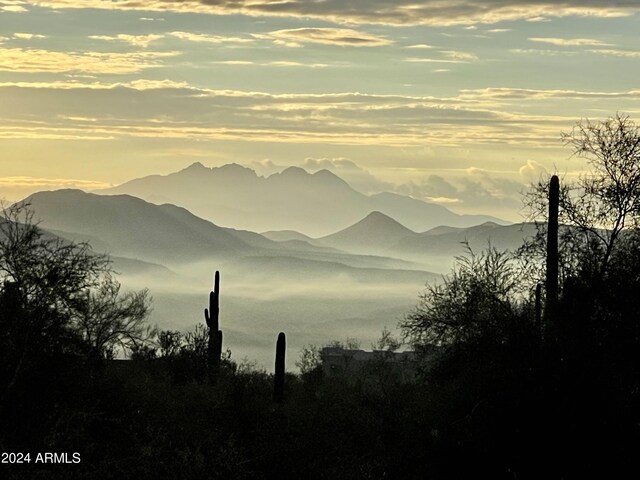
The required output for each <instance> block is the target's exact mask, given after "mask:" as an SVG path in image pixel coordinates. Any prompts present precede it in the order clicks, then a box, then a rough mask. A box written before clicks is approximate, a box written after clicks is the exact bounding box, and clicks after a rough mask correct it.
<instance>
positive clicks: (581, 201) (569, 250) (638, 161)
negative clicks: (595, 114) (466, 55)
mask: <svg viewBox="0 0 640 480" xmlns="http://www.w3.org/2000/svg"><path fill="white" fill-rule="evenodd" d="M562 138H563V141H564V143H565V145H567V146H569V147H571V148H572V149H573V155H574V156H576V157H579V158H583V159H585V160H586V162H587V164H588V166H589V170H588V171H586V172H584V173H582V174H581V175H580V176H579V177H578V178H577V179H576V180H571V179H565V180H563V182H562V185H561V187H560V195H559V197H560V198H559V207H560V209H559V210H560V211H559V222H560V224H561V225H562V226H563V228H561V231H560V237H561V238H560V244H561V245H560V255H561V263H562V265H563V266H564V276H566V275H570V274H571V273H570V272H576V271H577V270H581V271H583V272H586V271H589V272H591V274H592V275H593V276H595V277H600V278H602V277H603V276H604V275H606V273H607V270H608V267H609V264H610V262H611V257H612V256H613V255H615V254H616V249H617V246H618V244H619V243H620V240H621V238H622V237H623V236H624V232H630V234H631V233H634V232H635V230H636V229H637V227H638V226H640V224H639V222H640V128H639V127H638V126H637V125H636V124H635V123H634V122H633V121H632V120H630V119H629V117H628V116H624V115H620V114H617V115H615V116H614V117H611V118H608V119H607V120H604V121H596V122H592V121H590V120H583V121H580V122H578V123H577V124H576V126H575V127H574V128H573V130H572V131H571V132H570V133H564V134H563V135H562ZM547 197H548V179H541V180H540V182H539V183H537V184H536V185H534V186H533V187H532V188H531V189H530V190H529V192H528V193H527V194H526V196H525V206H526V207H527V209H528V214H529V217H530V218H531V219H532V220H539V221H542V222H546V220H547ZM536 243H537V244H539V245H542V244H544V239H543V235H541V236H540V238H538V241H537V242H536ZM542 249H543V247H540V250H539V251H540V252H541V251H542ZM532 250H533V249H530V252H529V253H531V251H532Z"/></svg>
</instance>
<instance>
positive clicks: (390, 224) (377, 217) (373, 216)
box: [349, 210, 415, 233]
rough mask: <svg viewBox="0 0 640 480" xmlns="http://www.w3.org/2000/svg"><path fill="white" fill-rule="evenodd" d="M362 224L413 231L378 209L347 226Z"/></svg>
mask: <svg viewBox="0 0 640 480" xmlns="http://www.w3.org/2000/svg"><path fill="white" fill-rule="evenodd" d="M364 225H366V226H367V227H374V228H380V229H385V230H387V231H388V230H389V229H394V230H401V231H403V232H404V231H406V232H407V233H409V232H410V233H415V232H413V231H412V230H410V229H408V228H407V227H405V226H404V225H402V224H401V223H400V222H398V221H397V220H395V219H394V218H391V217H390V216H389V215H385V214H384V213H382V212H380V211H378V210H374V211H373V212H371V213H370V214H369V215H367V216H366V217H364V218H363V219H362V220H360V221H359V222H358V223H356V224H355V225H352V226H351V227H349V228H353V227H356V226H364Z"/></svg>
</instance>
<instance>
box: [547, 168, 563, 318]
mask: <svg viewBox="0 0 640 480" xmlns="http://www.w3.org/2000/svg"><path fill="white" fill-rule="evenodd" d="M559 203H560V180H559V179H558V176H557V175H554V176H553V177H551V180H550V181H549V222H548V224H547V278H546V290H547V298H546V304H545V311H544V317H545V322H546V323H549V322H550V321H553V318H554V316H555V311H556V307H557V304H558V208H559Z"/></svg>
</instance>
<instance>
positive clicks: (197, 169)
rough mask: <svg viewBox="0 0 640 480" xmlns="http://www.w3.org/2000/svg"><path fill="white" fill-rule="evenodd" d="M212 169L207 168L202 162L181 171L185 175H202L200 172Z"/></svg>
mask: <svg viewBox="0 0 640 480" xmlns="http://www.w3.org/2000/svg"><path fill="white" fill-rule="evenodd" d="M210 170H211V169H210V168H207V167H205V166H204V165H203V164H202V163H200V162H194V163H192V164H191V165H189V166H188V167H187V168H183V169H182V170H181V172H184V173H200V172H204V171H210Z"/></svg>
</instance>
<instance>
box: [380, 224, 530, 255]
mask: <svg viewBox="0 0 640 480" xmlns="http://www.w3.org/2000/svg"><path fill="white" fill-rule="evenodd" d="M535 234H536V226H535V225H534V224H532V223H518V224H514V225H498V224H497V223H494V222H485V223H483V224H481V225H476V226H473V227H469V228H450V227H437V228H435V229H432V230H428V231H426V232H423V233H419V234H416V235H413V236H407V237H404V238H402V239H400V240H399V241H398V243H397V244H396V245H395V246H394V247H393V249H392V250H393V252H395V253H396V254H401V253H407V254H419V255H423V256H428V255H441V256H453V255H460V254H462V253H464V251H465V246H464V244H463V242H468V243H469V246H470V247H471V248H472V249H473V250H474V251H475V252H479V251H481V250H486V249H487V247H488V245H489V243H491V245H492V246H493V247H495V248H496V249H498V250H515V249H517V248H518V247H520V246H521V245H522V243H523V241H524V239H525V238H528V237H532V236H534V235H535Z"/></svg>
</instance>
